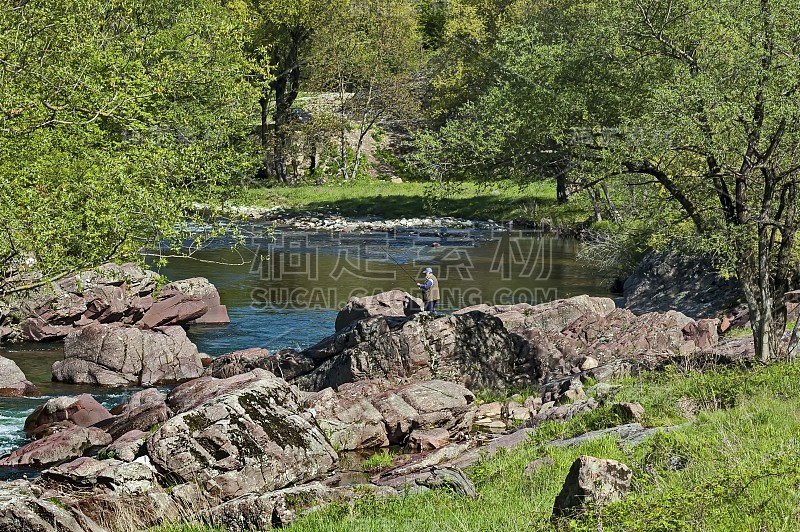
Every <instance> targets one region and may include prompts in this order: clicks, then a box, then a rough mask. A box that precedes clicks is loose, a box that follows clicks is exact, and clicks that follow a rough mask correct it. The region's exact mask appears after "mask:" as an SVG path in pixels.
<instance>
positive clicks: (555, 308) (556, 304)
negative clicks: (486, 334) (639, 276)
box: [454, 295, 616, 332]
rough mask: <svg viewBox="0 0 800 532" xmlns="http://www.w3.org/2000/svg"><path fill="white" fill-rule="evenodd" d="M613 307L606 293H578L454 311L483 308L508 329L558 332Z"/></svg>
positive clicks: (462, 310)
mask: <svg viewBox="0 0 800 532" xmlns="http://www.w3.org/2000/svg"><path fill="white" fill-rule="evenodd" d="M615 308H616V305H615V304H614V300H613V299H610V298H608V297H590V296H587V295H580V296H575V297H571V298H569V299H557V300H555V301H550V302H547V303H541V304H539V305H531V304H529V303H516V304H514V305H486V304H481V305H475V306H472V307H466V308H463V309H461V310H457V311H456V312H455V313H454V314H467V313H469V312H474V311H478V312H483V313H484V314H489V315H490V316H496V317H497V318H499V319H500V321H502V322H503V325H505V326H506V328H508V329H514V328H520V329H535V330H537V331H541V332H559V331H561V330H562V329H563V328H564V327H566V326H567V325H569V324H571V323H572V322H573V321H575V320H577V319H578V318H580V317H582V316H585V315H587V314H589V315H599V316H605V315H606V314H608V313H610V312H611V311H613V310H614V309H615Z"/></svg>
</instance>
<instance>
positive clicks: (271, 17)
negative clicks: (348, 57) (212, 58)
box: [238, 0, 346, 183]
mask: <svg viewBox="0 0 800 532" xmlns="http://www.w3.org/2000/svg"><path fill="white" fill-rule="evenodd" d="M345 5H346V3H345V2H344V1H343V0H333V1H322V0H277V1H274V0H263V1H262V0H251V1H250V2H249V3H248V4H247V5H241V4H239V7H238V10H239V12H242V13H244V15H245V17H246V18H247V19H248V20H249V27H250V41H249V44H248V46H247V49H248V50H249V52H250V55H251V57H252V58H253V60H254V65H255V75H254V80H255V81H256V83H255V86H256V87H257V88H258V89H259V90H260V92H261V94H260V98H259V101H260V104H261V142H262V146H264V147H266V145H267V143H268V136H269V135H268V134H267V133H268V129H269V127H268V126H269V124H268V115H269V112H270V110H271V111H272V117H271V118H272V124H271V126H272V150H271V152H270V153H269V155H266V156H265V158H264V163H263V167H264V169H265V170H268V171H270V172H271V173H272V174H273V175H274V176H275V178H276V179H277V180H278V181H279V182H281V183H288V182H289V181H290V179H289V170H288V167H287V162H288V159H289V155H290V152H291V147H290V143H291V137H292V129H293V128H294V127H295V125H296V124H294V123H293V120H292V118H293V115H292V106H293V105H294V103H295V101H296V100H297V97H298V96H299V95H300V90H301V83H302V80H303V76H304V74H303V73H304V71H305V67H306V66H307V62H308V55H309V50H310V47H311V42H312V39H313V37H314V34H315V32H317V31H319V30H320V29H322V28H325V27H326V26H327V25H328V24H329V23H330V22H331V18H332V17H333V16H334V15H335V14H336V13H337V12H339V11H340V10H341V9H344V7H345Z"/></svg>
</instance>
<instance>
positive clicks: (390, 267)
mask: <svg viewBox="0 0 800 532" xmlns="http://www.w3.org/2000/svg"><path fill="white" fill-rule="evenodd" d="M230 244H231V242H229V241H225V240H217V241H215V242H214V243H213V245H211V246H208V247H207V248H206V249H203V250H201V251H197V252H196V253H194V255H193V258H192V259H170V262H169V264H168V265H167V266H166V267H163V268H161V269H160V272H161V273H162V274H163V275H165V276H166V277H168V278H169V279H183V278H188V277H198V276H200V277H206V278H208V279H209V280H210V281H211V282H212V283H214V285H216V287H217V289H218V290H219V293H220V296H221V299H222V302H223V303H224V304H225V305H227V307H228V313H229V315H230V318H231V324H230V325H227V326H214V327H192V328H190V329H189V336H190V338H191V339H192V340H193V341H194V342H195V343H196V344H197V346H198V348H199V349H200V351H202V352H205V353H208V354H210V355H212V356H218V355H221V354H223V353H227V352H230V351H234V350H237V349H243V348H247V347H264V348H267V349H270V350H272V351H275V350H278V349H282V348H286V347H292V348H303V347H307V346H309V345H312V344H314V343H316V342H317V341H319V340H321V339H323V338H324V337H326V336H328V335H330V334H332V333H333V332H334V326H333V324H334V321H335V319H336V314H337V311H338V309H339V308H341V307H342V306H343V305H344V304H345V303H346V302H347V300H348V298H349V297H351V296H363V295H367V294H373V293H378V292H382V291H386V290H390V289H393V288H399V289H403V290H406V291H409V292H411V291H413V289H415V287H416V282H418V281H421V279H422V276H421V274H420V272H421V270H422V269H423V268H424V267H427V266H430V267H432V268H433V269H434V273H435V274H436V275H437V277H438V279H439V283H440V286H441V297H442V299H441V300H440V303H439V307H438V308H437V311H440V312H451V311H453V310H456V309H458V308H463V307H465V306H469V305H476V304H479V303H493V304H509V303H516V302H529V303H532V304H536V303H542V302H545V301H551V300H553V299H559V298H565V297H570V296H574V295H579V294H589V295H608V291H607V288H606V286H605V285H604V284H603V283H602V282H600V281H599V280H597V278H596V276H595V275H594V273H593V272H592V271H591V270H590V269H589V268H588V267H587V266H586V265H584V264H582V263H579V262H578V261H577V260H576V254H577V251H578V247H579V245H580V244H579V243H578V242H577V241H575V240H573V239H565V238H560V237H557V236H552V235H542V234H539V233H535V232H520V231H507V230H472V229H458V230H456V229H449V230H446V229H443V230H429V229H425V230H416V231H415V230H404V232H402V233H397V234H394V233H368V234H349V233H326V232H319V233H312V232H295V231H271V230H269V229H268V228H266V227H260V226H257V225H256V226H250V227H247V228H245V243H244V245H243V246H239V247H238V248H236V249H232V248H231V245H230ZM0 355H2V356H5V357H7V358H11V359H13V360H14V361H15V362H16V363H17V364H18V365H19V367H20V368H21V369H22V371H23V372H25V375H26V376H27V377H28V379H29V380H31V381H33V382H34V383H35V384H36V385H37V386H39V387H40V389H41V391H42V393H43V395H42V397H38V398H22V399H20V398H0V456H2V455H3V454H5V453H6V452H9V451H10V450H12V449H13V448H16V447H18V446H19V445H20V444H22V443H24V442H25V436H24V434H23V433H22V430H21V429H22V425H23V423H24V421H25V418H26V417H27V416H28V415H29V414H30V413H31V412H32V411H33V410H34V409H35V408H36V407H37V406H39V405H40V404H42V403H43V402H44V401H46V400H47V399H48V398H51V397H57V396H59V395H76V394H79V393H84V392H87V393H91V394H92V395H94V396H95V397H96V398H97V399H98V400H99V401H100V402H102V403H103V404H104V405H106V406H107V407H110V406H113V405H114V404H117V403H120V402H123V401H124V400H125V399H126V397H127V396H129V395H130V394H131V393H134V392H135V391H136V390H135V389H107V388H99V387H91V386H75V385H66V384H60V383H53V382H51V381H50V376H51V374H50V368H51V366H52V364H53V362H55V361H56V360H59V359H61V358H62V357H63V344H62V343H54V344H27V345H14V346H5V347H0ZM9 474H14V473H13V472H5V473H4V472H3V471H2V470H0V479H2V478H3V476H4V475H9Z"/></svg>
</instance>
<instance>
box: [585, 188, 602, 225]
mask: <svg viewBox="0 0 800 532" xmlns="http://www.w3.org/2000/svg"><path fill="white" fill-rule="evenodd" d="M586 192H588V193H589V197H590V198H591V200H592V209H593V210H594V221H595V222H602V221H603V215H602V214H600V197H599V196H600V194H598V193H597V190H596V189H595V188H594V187H588V188H587V189H586Z"/></svg>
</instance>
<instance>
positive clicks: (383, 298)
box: [336, 290, 422, 331]
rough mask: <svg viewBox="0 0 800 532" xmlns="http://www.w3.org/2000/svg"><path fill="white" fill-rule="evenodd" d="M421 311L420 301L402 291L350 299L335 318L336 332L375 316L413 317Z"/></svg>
mask: <svg viewBox="0 0 800 532" xmlns="http://www.w3.org/2000/svg"><path fill="white" fill-rule="evenodd" d="M420 311H422V300H421V299H419V298H417V297H414V296H412V295H411V294H409V293H407V292H403V291H402V290H390V291H389V292H381V293H380V294H375V295H372V296H364V297H351V298H350V299H349V300H348V301H347V304H346V305H345V306H344V308H342V310H340V311H339V314H338V315H337V316H336V330H337V331H339V330H341V329H344V328H345V327H347V326H348V325H350V324H352V323H353V322H356V321H361V320H366V319H368V318H374V317H377V316H390V317H401V318H402V317H404V316H413V315H414V314H416V313H418V312H420Z"/></svg>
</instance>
